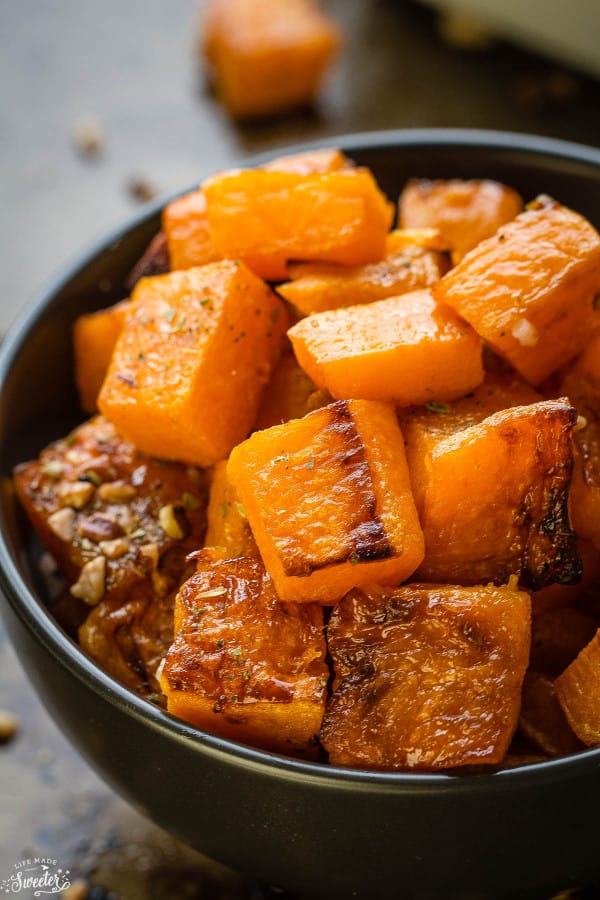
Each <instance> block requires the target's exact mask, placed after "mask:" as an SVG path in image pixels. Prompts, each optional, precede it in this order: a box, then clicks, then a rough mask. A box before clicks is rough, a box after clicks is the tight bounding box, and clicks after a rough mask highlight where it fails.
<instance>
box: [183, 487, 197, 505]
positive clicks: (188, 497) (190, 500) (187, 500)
mask: <svg viewBox="0 0 600 900" xmlns="http://www.w3.org/2000/svg"><path fill="white" fill-rule="evenodd" d="M183 505H184V506H185V508H186V509H198V505H199V504H198V501H197V500H196V498H195V497H194V495H193V494H190V492H189V491H184V492H183Z"/></svg>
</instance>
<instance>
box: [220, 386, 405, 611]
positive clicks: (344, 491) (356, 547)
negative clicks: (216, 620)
mask: <svg viewBox="0 0 600 900" xmlns="http://www.w3.org/2000/svg"><path fill="white" fill-rule="evenodd" d="M227 473H228V476H229V479H230V481H231V482H232V484H233V485H234V487H235V489H236V491H237V493H238V496H239V498H240V500H241V502H242V504H243V507H244V510H245V512H246V515H247V517H248V521H249V523H250V527H251V528H252V533H253V534H254V538H255V540H256V543H257V544H258V548H259V550H260V553H261V555H262V558H263V561H264V563H265V566H266V567H267V569H268V571H269V573H270V575H271V576H272V578H273V581H274V582H275V587H276V589H277V593H278V594H279V596H280V597H281V599H282V600H286V601H299V602H312V601H318V602H320V603H334V602H336V601H337V600H339V599H340V598H341V597H342V596H343V595H344V594H345V593H346V592H347V591H348V590H349V589H350V588H352V587H356V586H357V585H362V584H365V583H368V582H373V581H375V582H381V583H385V584H390V583H391V584H398V583H400V582H401V581H404V580H405V579H406V578H408V576H409V575H411V574H412V572H414V570H415V569H416V567H417V566H418V565H419V562H420V561H421V559H422V554H423V538H422V533H421V528H420V525H419V520H418V517H417V513H416V510H415V505H414V501H413V496H412V492H411V487H410V481H409V478H408V469H407V467H406V464H405V456H404V441H403V438H402V434H401V432H400V429H399V427H398V424H397V421H396V416H395V413H394V409H393V407H391V406H388V405H386V404H384V403H372V402H361V401H352V402H346V401H340V402H338V403H333V404H330V405H329V406H326V407H323V408H322V409H318V410H316V411H315V412H312V413H309V414H308V415H307V416H305V417H304V418H303V419H295V420H293V421H291V422H287V423H286V424H285V425H280V426H276V427H274V428H268V429H267V430H266V431H257V432H255V433H254V434H253V435H251V437H250V438H249V439H248V440H247V441H244V443H243V444H240V445H238V446H237V447H235V449H234V450H233V451H232V453H231V456H230V458H229V464H228V467H227Z"/></svg>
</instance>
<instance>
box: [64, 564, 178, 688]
mask: <svg viewBox="0 0 600 900" xmlns="http://www.w3.org/2000/svg"><path fill="white" fill-rule="evenodd" d="M167 556H168V557H169V556H172V554H167ZM164 559H165V558H164V557H163V560H162V561H161V563H160V564H159V568H158V569H157V575H158V577H159V578H160V580H161V582H163V583H162V585H161V586H159V585H157V584H156V582H157V578H156V577H155V578H154V581H152V580H151V579H149V578H148V579H144V580H143V581H141V582H139V583H138V584H135V585H134V586H133V587H132V589H131V591H129V593H128V595H127V597H125V598H124V599H123V598H121V599H119V598H115V597H108V598H105V599H103V600H101V601H100V603H98V605H97V606H95V607H94V608H93V609H92V611H91V612H90V613H89V615H88V617H87V618H86V620H85V622H84V623H83V625H82V626H81V627H80V629H79V633H78V637H79V645H80V647H81V649H82V650H84V651H85V652H86V653H87V654H88V656H90V657H91V658H92V659H93V660H94V661H95V662H97V663H98V665H99V666H100V667H101V668H102V669H103V670H104V671H105V672H107V673H108V674H109V675H112V677H113V678H116V679H117V681H120V682H121V684H124V685H125V686H126V687H128V688H130V690H132V691H135V692H136V693H137V694H141V696H143V697H147V698H149V699H152V700H155V701H161V699H162V698H161V697H160V696H159V695H160V685H159V682H158V677H157V670H158V668H159V666H160V664H161V662H162V659H163V657H164V656H165V654H166V652H167V650H168V649H169V647H170V646H171V644H172V642H173V608H174V604H175V594H176V593H177V590H178V589H179V585H180V583H181V582H182V581H183V580H184V579H185V578H186V577H187V575H186V570H188V569H189V568H190V564H189V563H188V564H187V565H186V563H185V560H184V559H183V558H182V557H180V556H179V557H178V558H177V561H176V564H175V565H174V563H173V560H171V561H170V564H166V565H165V564H164ZM169 570H170V572H169ZM192 570H193V565H192ZM165 572H166V573H167V574H166V575H165ZM174 574H176V578H175V579H174V578H173V577H172V576H173V575H174ZM188 574H191V572H188ZM174 582H175V583H174Z"/></svg>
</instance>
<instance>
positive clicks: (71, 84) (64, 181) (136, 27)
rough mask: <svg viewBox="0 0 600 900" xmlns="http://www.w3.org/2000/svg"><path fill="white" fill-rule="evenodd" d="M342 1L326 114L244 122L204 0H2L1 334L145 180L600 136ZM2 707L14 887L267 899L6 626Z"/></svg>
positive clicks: (398, 8)
mask: <svg viewBox="0 0 600 900" xmlns="http://www.w3.org/2000/svg"><path fill="white" fill-rule="evenodd" d="M329 6H330V8H331V9H332V11H333V12H334V13H336V14H337V15H338V18H339V19H340V20H341V21H342V22H343V23H344V24H345V26H346V28H347V31H348V34H349V39H348V44H347V48H346V51H345V55H344V57H343V58H342V60H341V61H340V64H339V66H338V68H337V70H336V73H335V74H334V76H333V78H332V79H331V81H330V82H329V84H328V86H327V88H326V91H325V93H324V96H323V100H322V104H321V109H320V112H319V113H315V114H310V113H305V114H301V115H298V116H294V117H290V118H287V119H282V120H279V121H276V122H273V123H265V124H262V125H256V126H252V127H250V126H247V127H245V128H243V129H237V128H236V127H235V126H233V125H232V124H231V123H230V122H229V121H228V120H227V117H226V116H225V114H224V113H223V111H222V110H221V109H220V108H219V107H218V106H217V105H216V104H215V102H214V101H213V100H212V98H210V97H209V96H208V95H206V94H204V93H203V92H202V90H201V89H200V87H199V79H198V78H197V75H196V71H195V63H194V56H193V41H194V34H193V31H194V24H195V18H196V12H195V7H196V4H195V3H194V2H192V0H177V2H172V3H169V4H165V3H163V2H162V0H146V2H144V3H142V2H137V3H136V2H133V0H128V2H125V0H122V2H120V3H117V2H116V0H106V2H104V3H102V4H82V3H79V2H75V0H70V2H68V0H63V2H62V3H61V4H55V3H51V2H40V0H19V3H13V4H4V5H3V6H2V7H1V8H0V42H1V45H2V46H1V52H0V90H1V91H2V92H3V101H2V119H1V120H0V129H1V131H0V140H1V146H2V174H1V175H0V178H1V179H2V187H3V197H4V203H3V206H2V211H1V214H0V229H1V231H0V246H2V247H3V250H4V252H3V265H2V267H0V288H1V290H0V319H1V320H0V328H4V327H5V326H6V324H7V323H8V322H9V321H10V320H11V319H12V318H13V316H14V314H15V312H16V308H17V307H19V306H21V305H22V304H23V303H24V302H25V301H26V300H27V299H28V297H29V296H31V294H32V293H33V291H34V289H36V288H37V287H38V285H39V283H40V282H41V281H42V280H43V279H45V278H46V277H47V276H48V274H49V273H51V272H52V271H54V270H56V268H57V266H58V264H59V263H61V262H62V261H64V260H66V259H67V258H69V257H72V256H73V253H74V251H76V250H77V249H78V248H79V247H81V245H82V244H84V243H86V242H87V241H88V240H89V239H90V238H92V237H94V235H98V234H99V233H101V232H102V231H103V230H105V229H106V227H108V226H111V225H113V224H114V223H115V222H117V221H118V220H119V219H120V218H122V217H123V215H124V213H126V212H127V210H129V209H131V205H132V200H131V197H130V196H129V194H128V193H127V191H126V189H125V185H126V182H127V180H128V179H129V178H131V177H133V176H143V177H144V178H147V179H148V180H149V181H151V182H152V183H154V184H156V186H157V187H158V188H159V189H161V190H175V189H177V188H180V187H181V186H182V185H184V184H186V183H191V182H193V181H194V180H195V179H197V178H198V177H200V175H202V174H204V173H206V172H208V171H210V170H211V169H214V168H218V167H222V166H223V165H227V164H229V163H231V162H232V161H234V160H235V159H237V158H239V157H241V156H246V155H248V153H250V152H254V151H259V150H263V149H269V148H274V147H279V146H283V145H284V144H289V143H291V142H294V141H297V140H301V139H302V140H304V139H319V138H321V137H325V136H328V135H332V134H335V133H338V132H343V131H352V130H359V129H365V128H382V127H392V126H403V127H405V126H406V127H409V126H415V125H468V126H480V127H500V128H511V129H516V130H526V131H533V132H539V133H547V134H548V133H549V134H554V135H557V136H561V137H563V138H570V139H576V140H580V141H584V142H587V143H590V144H593V145H595V146H598V145H600V123H599V121H598V118H597V114H596V113H597V109H598V108H600V88H599V86H598V85H597V84H595V83H592V82H589V81H586V80H585V79H579V78H576V79H575V82H574V83H575V85H576V90H575V92H574V94H573V95H572V96H571V97H570V98H569V99H568V102H566V101H563V100H559V99H557V98H556V97H554V98H552V96H548V95H547V93H544V87H543V86H544V83H545V82H544V79H545V78H546V76H547V74H548V72H550V71H552V68H553V67H552V66H550V67H549V66H548V64H547V63H545V62H543V61H540V60H535V59H533V58H531V57H529V56H527V55H525V54H522V53H520V52H518V51H515V50H512V49H510V48H506V47H500V48H497V49H496V50H493V51H492V52H490V53H486V54H479V53H476V54H465V53H463V52H460V51H458V50H455V49H452V48H448V47H446V46H444V45H442V44H440V43H439V41H438V40H437V38H436V36H435V30H434V27H433V25H434V20H433V18H432V17H431V16H429V15H428V14H426V13H424V11H423V10H420V9H416V8H414V7H412V6H410V5H409V4H400V3H393V2H371V3H368V2H360V0H339V2H337V3H336V2H332V3H330V4H329ZM89 114H91V115H93V116H95V117H97V118H98V119H99V120H100V122H101V123H102V126H103V128H104V131H105V137H106V146H105V148H104V152H103V154H102V155H101V156H100V157H99V158H98V159H97V160H94V161H92V160H87V159H81V158H80V157H78V156H77V154H76V152H75V150H74V147H73V142H72V132H73V127H74V123H75V122H76V121H77V119H78V118H79V117H80V116H82V115H83V116H86V115H89ZM416 160H419V162H420V163H422V162H423V157H422V156H418V155H417V156H416ZM465 166H466V169H467V172H466V174H473V173H472V171H471V170H470V169H469V161H468V160H466V161H465ZM407 174H413V173H412V172H410V173H407ZM419 174H427V173H426V172H424V171H422V172H420V173H419ZM481 174H487V173H481ZM544 187H546V186H545V185H542V188H544ZM531 188H532V191H531V192H532V193H533V192H534V190H533V188H534V185H533V184H531ZM536 189H537V188H536ZM582 200H583V202H585V198H582ZM106 296H107V299H109V300H110V290H109V291H108V293H107V295H106ZM73 302H74V303H75V302H77V299H76V298H74V301H73ZM46 339H48V337H47V338H46ZM49 339H50V340H52V339H53V338H52V335H50V337H49ZM57 374H58V373H57ZM42 388H43V389H40V386H39V385H35V384H33V385H31V390H32V391H37V392H38V393H39V396H40V401H41V405H42V406H43V405H44V404H45V401H44V399H43V398H44V391H49V392H50V393H51V392H52V391H60V390H61V385H60V383H59V382H58V381H57V382H56V383H54V384H49V385H44V386H42ZM65 388H66V385H65ZM15 437H16V435H15ZM11 439H12V436H11V435H5V440H6V441H8V442H10V441H11ZM34 443H35V437H34V436H32V444H34ZM0 708H9V709H12V710H13V711H15V712H16V713H17V714H18V715H19V718H20V720H21V732H20V735H19V736H18V737H17V739H16V740H15V741H13V742H12V743H11V744H8V745H7V746H5V747H0V796H1V798H2V802H1V803H0V881H2V879H3V878H4V877H6V875H7V874H9V872H10V870H11V868H12V865H13V863H14V862H16V861H18V860H20V859H21V858H23V857H26V856H29V855H31V854H33V855H41V854H43V855H54V856H56V857H58V858H60V859H61V861H62V862H63V863H64V864H65V865H66V866H68V867H70V869H71V871H72V872H74V873H76V874H78V875H82V876H85V877H86V878H89V882H90V884H91V885H95V887H94V888H93V889H92V891H91V893H90V897H92V898H93V897H95V898H96V900H101V898H102V896H106V894H104V895H103V894H102V892H101V891H100V888H103V889H104V890H105V891H109V892H112V893H113V895H114V897H116V898H117V897H118V898H120V900H146V898H148V900H150V898H151V900H163V898H179V897H191V898H196V897H198V898H199V897H202V898H209V897H215V898H217V897H218V898H232V900H238V898H239V900H241V898H246V897H248V898H250V897H257V896H260V895H261V892H260V891H259V889H258V888H257V887H256V885H255V884H253V883H249V882H247V881H243V880H242V879H241V878H240V877H238V876H236V875H233V874H231V873H228V872H226V871H225V870H223V869H220V868H218V867H216V866H215V865H214V864H212V863H208V862H207V861H206V860H205V859H204V858H203V857H200V856H199V855H198V854H196V853H194V852H193V851H190V850H187V849H185V848H184V847H183V846H182V845H180V844H178V843H177V842H176V841H175V840H174V839H172V838H170V837H167V836H166V835H165V834H164V833H163V832H161V831H160V830H158V829H156V828H155V827H154V826H152V825H150V824H149V823H148V822H147V820H145V819H144V818H143V817H141V816H140V815H139V814H138V813H136V812H134V811H133V810H132V809H131V808H130V807H128V806H127V805H126V804H125V803H124V802H123V801H121V800H118V799H117V798H116V796H115V795H114V794H113V793H112V792H111V791H110V789H109V788H107V787H106V786H105V785H104V784H103V783H102V782H101V781H100V780H99V779H98V778H97V777H96V776H95V775H94V774H93V773H92V772H91V770H90V769H89V768H88V766H87V765H86V764H85V763H84V762H83V761H82V760H81V758H80V757H79V756H78V754H77V753H76V752H75V751H74V750H73V749H72V748H71V747H70V745H69V744H68V743H67V742H66V741H65V739H64V738H63V737H62V736H61V735H60V734H59V733H58V731H57V729H56V727H55V725H54V723H53V721H52V716H49V715H48V712H47V711H46V710H45V709H44V708H43V707H42V705H41V704H40V702H39V701H38V700H37V699H36V698H35V697H34V695H33V693H32V691H31V689H30V687H29V686H28V684H27V683H26V681H25V679H24V676H23V673H22V671H21V669H20V668H19V664H18V663H17V662H16V659H15V657H14V654H13V651H12V650H11V649H10V647H9V645H8V642H7V641H6V638H5V637H4V636H0ZM84 712H85V711H84V710H81V716H82V718H84ZM143 752H144V748H143V747H140V748H139V753H140V755H141V756H142V758H143ZM168 789H169V788H168V773H167V775H166V776H165V787H164V790H165V792H168ZM325 835H326V832H324V833H323V834H322V840H323V841H324V844H323V845H322V847H323V849H322V850H321V851H320V852H323V853H325V852H326V850H325V847H326V836H325ZM315 852H319V848H318V847H316V848H315ZM571 874H572V877H571V878H570V883H571V884H573V883H576V882H577V875H578V873H577V872H576V871H575V872H573V873H571ZM94 891H95V893H94ZM401 893H402V892H401V891H400V892H399V896H400V895H401Z"/></svg>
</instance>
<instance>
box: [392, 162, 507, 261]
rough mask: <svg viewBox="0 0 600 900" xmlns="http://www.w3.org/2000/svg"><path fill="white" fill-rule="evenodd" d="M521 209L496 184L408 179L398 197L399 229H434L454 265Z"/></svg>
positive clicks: (480, 181)
mask: <svg viewBox="0 0 600 900" xmlns="http://www.w3.org/2000/svg"><path fill="white" fill-rule="evenodd" d="M522 209H523V201H522V199H521V197H520V196H519V195H518V194H517V192H516V191H514V190H513V189H512V188H509V187H506V185H504V184H499V183H498V182H497V181H489V180H485V179H484V180H479V179H474V180H472V181H463V180H461V179H460V178H451V179H449V180H448V181H444V180H442V179H437V180H435V181H429V180H428V179H416V178H415V179H411V180H410V181H408V182H407V184H406V186H405V188H404V190H403V191H402V194H401V195H400V201H399V210H398V217H399V223H400V227H401V228H437V229H438V231H439V233H440V235H441V237H442V240H443V241H444V243H445V244H446V246H447V247H448V248H449V249H450V250H451V251H452V259H453V262H454V263H457V262H460V260H461V259H462V258H463V256H464V255H465V254H466V253H468V251H469V250H472V249H473V247H476V246H477V244H479V243H480V241H482V240H484V239H485V238H488V237H491V236H492V235H493V234H495V232H496V231H497V230H498V228H500V226H501V225H504V224H505V223H506V222H510V220H511V219H514V218H515V216H516V215H518V214H519V213H520V212H521V210H522Z"/></svg>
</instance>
